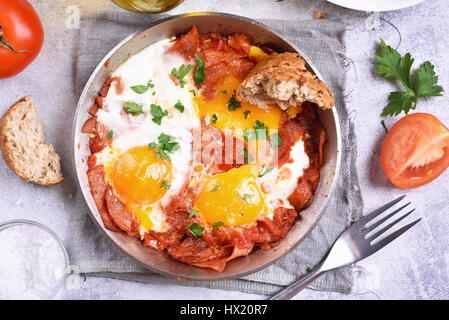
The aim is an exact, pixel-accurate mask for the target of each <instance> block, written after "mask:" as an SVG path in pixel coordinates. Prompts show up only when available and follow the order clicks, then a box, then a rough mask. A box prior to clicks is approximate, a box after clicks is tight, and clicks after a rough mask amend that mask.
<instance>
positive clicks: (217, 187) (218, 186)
mask: <svg viewBox="0 0 449 320" xmlns="http://www.w3.org/2000/svg"><path fill="white" fill-rule="evenodd" d="M218 189H220V183H218V184H217V185H216V186H215V187H214V188H213V189H212V190H210V191H211V192H215V191H218Z"/></svg>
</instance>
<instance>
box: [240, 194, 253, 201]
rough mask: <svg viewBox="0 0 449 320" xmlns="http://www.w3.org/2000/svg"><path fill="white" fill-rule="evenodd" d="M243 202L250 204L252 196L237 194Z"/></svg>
mask: <svg viewBox="0 0 449 320" xmlns="http://www.w3.org/2000/svg"><path fill="white" fill-rule="evenodd" d="M237 195H238V196H239V197H240V198H241V199H242V200H244V201H245V202H246V203H249V201H250V200H251V195H249V194H247V193H244V194H240V193H238V194H237Z"/></svg>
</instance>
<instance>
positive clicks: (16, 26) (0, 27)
mask: <svg viewBox="0 0 449 320" xmlns="http://www.w3.org/2000/svg"><path fill="white" fill-rule="evenodd" d="M43 42H44V30H43V28H42V24H41V21H40V20H39V16H38V15H37V13H36V11H34V8H33V7H32V6H31V4H29V3H28V1H27V0H0V78H8V77H12V76H14V75H16V74H18V73H20V72H21V71H23V70H24V69H25V68H26V67H27V66H28V65H29V64H30V63H31V62H32V61H33V60H34V59H35V58H36V57H37V55H38V54H39V52H40V51H41V48H42V43H43Z"/></svg>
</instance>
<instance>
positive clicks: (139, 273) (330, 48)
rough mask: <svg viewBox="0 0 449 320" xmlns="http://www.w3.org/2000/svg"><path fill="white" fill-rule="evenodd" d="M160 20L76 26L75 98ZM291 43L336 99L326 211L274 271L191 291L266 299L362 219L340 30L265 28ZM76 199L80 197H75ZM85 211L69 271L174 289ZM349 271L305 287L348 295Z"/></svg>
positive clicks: (107, 18) (316, 24) (290, 24)
mask: <svg viewBox="0 0 449 320" xmlns="http://www.w3.org/2000/svg"><path fill="white" fill-rule="evenodd" d="M160 18H161V16H152V15H138V14H132V13H125V12H119V13H118V12H116V13H109V14H103V15H94V16H90V17H88V18H85V19H84V20H83V21H82V25H81V30H80V35H79V43H78V56H77V61H76V65H75V68H76V69H75V84H76V87H77V90H78V94H80V93H81V91H82V88H83V87H84V85H85V83H86V81H87V79H88V78H89V76H90V74H91V72H92V71H93V70H94V68H95V67H96V65H97V64H98V63H99V62H100V60H101V59H102V58H103V57H104V56H105V55H106V53H108V52H109V51H110V50H111V49H112V48H113V47H114V46H115V45H116V44H117V43H118V42H119V41H121V40H122V39H123V38H125V37H126V36H127V35H129V34H130V33H132V32H135V31H137V30H140V29H143V28H144V27H146V26H148V25H149V24H150V23H151V22H153V21H154V20H156V19H160ZM262 23H265V24H267V25H269V26H271V27H272V28H274V29H277V30H279V31H280V32H281V33H282V34H283V35H284V36H285V37H286V38H287V39H288V40H289V41H291V42H293V43H296V44H297V45H298V47H300V48H301V49H302V50H303V52H304V54H305V55H307V56H308V57H309V59H310V60H311V61H312V62H313V63H314V64H315V66H316V67H317V69H318V70H319V71H320V73H321V74H322V75H323V77H324V79H325V81H326V82H327V83H328V84H329V85H330V87H331V89H332V91H333V92H334V94H335V97H336V106H337V109H338V114H339V116H340V124H341V134H342V140H343V148H342V152H343V154H342V166H341V174H340V178H339V180H338V185H337V188H336V190H335V192H334V194H333V197H332V198H331V199H330V203H329V206H328V208H327V210H326V212H325V213H324V215H323V216H322V218H321V220H320V222H319V223H318V225H317V226H316V227H315V229H314V230H313V232H312V233H311V234H310V235H309V237H308V238H307V239H306V240H305V241H303V242H302V243H301V244H300V245H299V246H298V247H297V248H296V249H295V250H294V251H292V252H290V253H289V254H288V255H287V256H286V257H284V258H283V259H281V260H280V261H278V262H277V263H276V264H274V265H272V266H270V267H268V268H265V269H264V270H261V271H259V272H257V273H254V274H252V275H249V276H246V277H244V278H241V279H237V280H228V281H219V282H182V283H181V284H184V285H189V286H205V287H209V288H219V289H226V290H233V291H243V292H248V293H256V294H263V295H270V294H273V293H274V292H276V291H278V290H279V289H281V288H282V286H286V285H288V284H290V283H291V282H293V281H294V280H296V279H298V277H300V276H301V275H303V274H304V273H305V272H306V269H307V267H313V266H315V265H316V264H318V263H319V262H320V261H321V259H322V258H323V257H324V255H325V253H326V252H327V251H328V249H329V248H330V246H331V245H332V243H333V242H334V241H335V239H336V238H337V237H338V235H339V234H340V233H341V232H342V231H343V230H345V229H346V227H347V226H348V225H350V223H351V222H352V221H354V220H357V219H358V218H359V217H361V215H362V210H363V202H362V197H361V193H360V189H359V185H358V177H357V171H356V167H355V162H356V156H357V155H356V140H355V135H354V129H353V126H352V123H351V121H350V119H349V115H348V111H347V109H346V107H345V103H344V100H343V98H344V89H343V87H344V82H345V75H346V70H345V69H346V65H347V64H345V55H344V50H345V47H344V42H343V33H344V30H345V26H344V24H343V23H341V22H336V21H329V20H311V21H280V20H264V21H262ZM78 194H79V193H78ZM87 212H88V208H87V207H86V206H84V210H79V211H78V214H76V215H74V216H73V217H72V221H71V223H70V228H71V237H72V239H71V241H69V243H70V244H71V247H69V252H70V257H71V261H72V264H74V265H76V266H77V267H78V268H79V271H80V272H81V273H85V274H88V275H89V276H99V277H111V278H118V279H124V280H130V281H141V282H153V283H154V282H164V283H173V284H180V282H178V281H176V280H172V279H167V278H165V277H163V276H160V275H158V274H155V273H151V272H149V271H148V270H145V269H143V268H142V267H140V266H138V265H137V264H136V263H134V262H133V261H132V260H130V259H129V258H127V257H125V256H124V255H123V254H121V253H120V252H119V251H118V250H117V249H116V248H115V247H114V246H113V245H112V244H111V243H109V242H108V241H107V240H106V239H105V238H104V237H103V235H102V234H101V233H100V232H99V231H98V230H97V228H96V227H95V226H94V224H93V222H92V221H91V220H90V218H89V216H88V214H87ZM352 282H353V279H352V272H351V268H350V267H347V268H342V269H340V270H336V271H334V272H330V273H327V274H326V275H324V276H322V277H320V278H319V279H317V280H316V281H315V282H314V283H313V284H312V285H311V286H310V287H311V288H313V289H317V290H326V291H337V292H344V293H349V292H350V291H351V287H352Z"/></svg>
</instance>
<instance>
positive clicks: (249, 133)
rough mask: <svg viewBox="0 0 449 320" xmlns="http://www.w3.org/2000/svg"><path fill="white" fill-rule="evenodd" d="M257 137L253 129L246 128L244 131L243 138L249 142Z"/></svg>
mask: <svg viewBox="0 0 449 320" xmlns="http://www.w3.org/2000/svg"><path fill="white" fill-rule="evenodd" d="M255 138H256V133H255V132H254V131H253V130H249V129H245V130H244V131H243V139H245V140H246V141H248V142H251V141H252V140H254V139H255Z"/></svg>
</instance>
